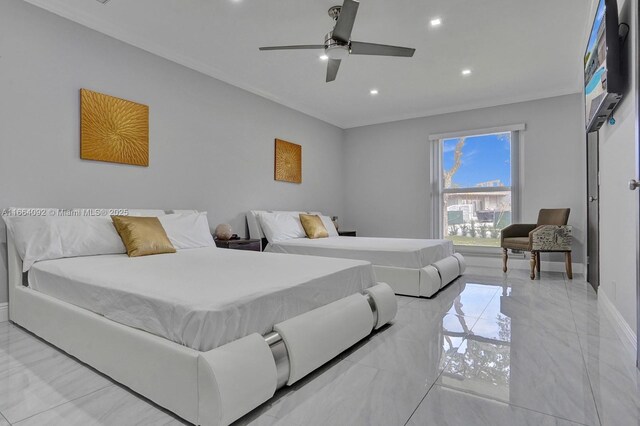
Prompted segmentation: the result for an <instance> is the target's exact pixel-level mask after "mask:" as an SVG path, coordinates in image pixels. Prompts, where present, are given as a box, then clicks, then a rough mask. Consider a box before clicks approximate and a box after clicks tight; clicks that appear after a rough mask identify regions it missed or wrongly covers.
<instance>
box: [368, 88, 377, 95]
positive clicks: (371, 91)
mask: <svg viewBox="0 0 640 426" xmlns="http://www.w3.org/2000/svg"><path fill="white" fill-rule="evenodd" d="M369 93H371V94H372V95H377V94H378V89H371V90H369Z"/></svg>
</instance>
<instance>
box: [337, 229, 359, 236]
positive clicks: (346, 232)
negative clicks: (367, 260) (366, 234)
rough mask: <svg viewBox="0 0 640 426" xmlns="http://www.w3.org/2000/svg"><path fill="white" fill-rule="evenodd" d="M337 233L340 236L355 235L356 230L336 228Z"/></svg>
mask: <svg viewBox="0 0 640 426" xmlns="http://www.w3.org/2000/svg"><path fill="white" fill-rule="evenodd" d="M338 235H339V236H341V237H355V236H356V231H341V230H339V229H338Z"/></svg>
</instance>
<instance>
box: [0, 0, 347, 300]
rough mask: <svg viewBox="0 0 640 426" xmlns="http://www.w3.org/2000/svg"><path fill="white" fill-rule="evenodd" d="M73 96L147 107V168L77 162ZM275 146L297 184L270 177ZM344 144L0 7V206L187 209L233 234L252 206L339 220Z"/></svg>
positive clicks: (60, 22)
mask: <svg viewBox="0 0 640 426" xmlns="http://www.w3.org/2000/svg"><path fill="white" fill-rule="evenodd" d="M80 88H87V89H92V90H96V91H99V92H103V93H107V94H110V95H114V96H118V97H122V98H125V99H130V100H133V101H137V102H140V103H144V104H147V105H149V107H150V166H149V167H148V168H143V167H135V166H125V165H115V164H108V163H99V162H91V161H82V160H80V158H79V89H80ZM276 137H277V138H282V139H285V140H289V141H292V142H296V143H299V144H301V145H302V146H303V183H302V184H301V185H296V184H289V183H282V182H275V181H274V180H273V150H274V148H273V144H274V142H273V140H274V138H276ZM342 137H343V131H342V130H341V129H339V128H337V127H334V126H331V125H329V124H326V123H324V122H322V121H319V120H316V119H314V118H311V117H309V116H306V115H303V114H301V113H298V112H295V111H293V110H290V109H287V108H285V107H283V106H281V105H278V104H276V103H273V102H270V101H268V100H265V99H263V98H260V97H258V96H255V95H252V94H250V93H248V92H245V91H243V90H240V89H238V88H235V87H232V86H229V85H227V84H224V83H222V82H220V81H218V80H215V79H212V78H210V77H207V76H204V75H202V74H199V73H197V72H195V71H191V70H189V69H187V68H185V67H182V66H179V65H177V64H174V63H172V62H169V61H166V60H164V59H161V58H159V57H157V56H154V55H151V54H149V53H146V52H144V51H142V50H139V49H137V48H134V47H131V46H129V45H126V44H124V43H121V42H119V41H116V40H114V39H112V38H109V37H107V36H104V35H102V34H99V33H97V32H95V31H92V30H89V29H87V28H85V27H83V26H80V25H78V24H75V23H72V22H70V21H67V20H65V19H62V18H60V17H58V16H56V15H53V14H51V13H48V12H45V11H43V10H41V9H39V8H37V7H35V6H31V5H29V4H27V3H25V2H23V1H19V0H0V208H3V207H9V206H45V207H48V206H51V207H65V208H68V207H88V206H90V207H142V208H165V209H167V208H196V209H202V210H207V211H208V212H209V221H210V224H211V226H212V227H215V225H216V224H217V223H221V222H228V223H231V224H232V226H233V228H234V229H235V230H236V231H237V232H238V233H240V234H245V232H246V228H245V226H246V225H245V219H244V215H243V212H245V211H246V210H249V209H252V208H265V209H270V208H278V209H311V210H322V211H324V212H326V213H329V214H337V215H342V213H343V200H344V197H343V195H342V194H343V189H342V182H343V181H344V178H343V163H342ZM0 222H2V221H0ZM0 226H1V227H2V228H0V235H1V237H0V247H2V248H1V249H0V251H1V253H0V255H1V256H0V258H1V259H2V261H1V262H0V303H2V302H5V301H6V300H7V288H6V263H5V262H6V244H5V230H4V223H2V225H0Z"/></svg>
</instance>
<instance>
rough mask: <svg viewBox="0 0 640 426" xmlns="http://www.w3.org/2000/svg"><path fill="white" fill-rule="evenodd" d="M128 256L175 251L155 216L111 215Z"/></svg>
mask: <svg viewBox="0 0 640 426" xmlns="http://www.w3.org/2000/svg"><path fill="white" fill-rule="evenodd" d="M111 220H112V221H113V226H115V227H116V231H118V234H120V238H122V242H123V243H124V246H125V247H126V248H127V254H128V255H129V257H138V256H147V255H150V254H162V253H175V252H176V249H175V248H174V247H173V245H172V244H171V241H169V237H167V233H166V232H165V230H164V228H163V227H162V224H161V223H160V220H159V219H158V218H157V217H138V216H111Z"/></svg>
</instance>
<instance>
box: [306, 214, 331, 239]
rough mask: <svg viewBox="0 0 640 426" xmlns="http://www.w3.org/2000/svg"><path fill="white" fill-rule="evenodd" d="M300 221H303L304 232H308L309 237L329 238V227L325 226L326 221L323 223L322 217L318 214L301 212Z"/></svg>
mask: <svg viewBox="0 0 640 426" xmlns="http://www.w3.org/2000/svg"><path fill="white" fill-rule="evenodd" d="M300 223H302V227H303V228H304V232H305V234H307V237H309V238H311V239H315V238H327V237H328V236H329V232H327V228H325V226H324V223H322V219H320V216H318V215H311V214H300Z"/></svg>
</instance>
